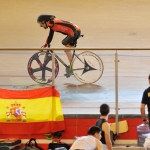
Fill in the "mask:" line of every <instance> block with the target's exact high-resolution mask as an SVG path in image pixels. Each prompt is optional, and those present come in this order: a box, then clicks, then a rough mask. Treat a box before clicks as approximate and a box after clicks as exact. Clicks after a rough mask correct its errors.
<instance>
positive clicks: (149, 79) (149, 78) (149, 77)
mask: <svg viewBox="0 0 150 150" xmlns="http://www.w3.org/2000/svg"><path fill="white" fill-rule="evenodd" d="M148 81H149V84H150V74H149V76H148Z"/></svg>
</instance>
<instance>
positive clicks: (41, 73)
mask: <svg viewBox="0 0 150 150" xmlns="http://www.w3.org/2000/svg"><path fill="white" fill-rule="evenodd" d="M27 69H28V73H29V76H30V77H31V78H32V79H33V80H34V81H35V82H37V83H40V84H47V83H50V82H51V81H52V55H51V53H49V52H44V51H43V52H38V53H35V54H34V55H33V56H32V57H31V58H30V59H29V62H28V66H27ZM58 72H59V64H58V61H57V59H56V58H55V78H56V77H57V75H58Z"/></svg>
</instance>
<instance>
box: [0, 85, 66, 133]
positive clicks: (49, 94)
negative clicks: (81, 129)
mask: <svg viewBox="0 0 150 150" xmlns="http://www.w3.org/2000/svg"><path fill="white" fill-rule="evenodd" d="M64 129H65V124H64V117H63V113H62V107H61V102H60V95H59V92H58V91H57V90H56V89H55V87H46V88H41V89H34V90H6V89H0V134H41V133H49V132H56V131H61V130H64Z"/></svg>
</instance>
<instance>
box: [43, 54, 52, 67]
mask: <svg viewBox="0 0 150 150" xmlns="http://www.w3.org/2000/svg"><path fill="white" fill-rule="evenodd" d="M50 60H52V57H51V56H48V55H46V56H45V60H44V63H43V64H44V65H45V66H46V65H47V64H48V63H49V61H50Z"/></svg>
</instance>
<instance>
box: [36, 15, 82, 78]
mask: <svg viewBox="0 0 150 150" xmlns="http://www.w3.org/2000/svg"><path fill="white" fill-rule="evenodd" d="M37 22H38V23H39V24H40V27H43V28H44V29H47V28H50V32H49V35H48V37H47V40H46V43H45V44H44V45H43V46H42V47H45V48H46V47H50V43H51V42H52V39H53V36H54V32H59V33H62V34H64V35H67V36H66V37H65V38H64V39H63V40H62V44H63V45H64V46H65V47H76V45H77V39H78V38H79V37H80V34H81V30H80V28H79V27H78V26H77V25H75V24H73V23H72V22H68V21H64V20H61V19H57V18H56V17H55V16H54V15H49V14H42V15H40V16H39V17H38V18H37ZM64 51H65V53H66V55H67V57H68V60H69V62H71V59H72V53H71V50H64ZM66 71H67V73H69V74H70V75H71V74H72V70H71V68H70V66H68V68H67V69H66Z"/></svg>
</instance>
